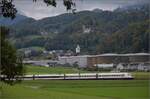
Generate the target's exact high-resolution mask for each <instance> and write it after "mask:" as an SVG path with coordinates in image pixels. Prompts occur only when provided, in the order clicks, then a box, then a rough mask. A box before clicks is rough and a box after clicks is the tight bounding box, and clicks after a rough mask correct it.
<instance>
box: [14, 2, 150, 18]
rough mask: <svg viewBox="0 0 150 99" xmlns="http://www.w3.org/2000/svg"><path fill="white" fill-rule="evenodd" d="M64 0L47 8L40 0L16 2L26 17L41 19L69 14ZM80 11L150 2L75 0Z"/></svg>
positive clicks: (110, 8) (112, 8)
mask: <svg viewBox="0 0 150 99" xmlns="http://www.w3.org/2000/svg"><path fill="white" fill-rule="evenodd" d="M62 1H63V0H57V3H58V4H57V7H52V6H47V5H46V4H44V3H43V2H42V0H38V2H37V3H33V1H32V0H15V2H14V3H15V5H16V7H17V9H18V10H19V11H20V12H21V13H23V14H25V15H26V16H29V17H32V18H35V19H41V18H44V17H50V16H56V15H59V14H62V13H67V11H66V8H65V7H64V6H63V2H62ZM74 1H75V2H76V8H77V10H78V11H82V10H93V9H95V8H99V9H103V10H114V9H116V8H117V7H120V6H126V5H133V4H137V3H147V2H148V0H74Z"/></svg>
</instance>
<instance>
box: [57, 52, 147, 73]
mask: <svg viewBox="0 0 150 99" xmlns="http://www.w3.org/2000/svg"><path fill="white" fill-rule="evenodd" d="M149 58H150V54H149V53H131V54H100V55H80V56H63V57H59V60H58V62H59V64H70V65H73V64H74V63H77V64H78V65H79V67H81V68H97V67H98V68H113V67H115V68H117V69H119V70H121V69H127V70H129V69H131V70H150V61H149Z"/></svg>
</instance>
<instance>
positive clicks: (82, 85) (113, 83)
mask: <svg viewBox="0 0 150 99" xmlns="http://www.w3.org/2000/svg"><path fill="white" fill-rule="evenodd" d="M1 84H2V83H1ZM148 84H149V81H148V80H34V81H24V82H22V84H17V85H15V86H9V85H6V84H3V88H2V93H1V99H149V94H148V92H149V89H148V88H149V87H148V86H149V85H148Z"/></svg>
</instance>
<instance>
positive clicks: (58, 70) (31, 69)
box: [25, 65, 87, 74]
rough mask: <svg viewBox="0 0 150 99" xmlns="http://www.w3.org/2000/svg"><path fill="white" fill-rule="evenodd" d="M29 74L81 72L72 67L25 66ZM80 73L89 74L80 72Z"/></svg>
mask: <svg viewBox="0 0 150 99" xmlns="http://www.w3.org/2000/svg"><path fill="white" fill-rule="evenodd" d="M25 67H26V73H27V74H52V73H78V72H79V70H78V69H76V68H72V67H42V66H31V65H28V66H25ZM80 72H87V71H83V70H80Z"/></svg>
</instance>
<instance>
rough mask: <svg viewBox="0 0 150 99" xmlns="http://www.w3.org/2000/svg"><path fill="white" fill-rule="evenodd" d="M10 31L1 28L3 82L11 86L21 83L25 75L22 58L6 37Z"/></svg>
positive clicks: (1, 72) (0, 70)
mask: <svg viewBox="0 0 150 99" xmlns="http://www.w3.org/2000/svg"><path fill="white" fill-rule="evenodd" d="M8 33H9V30H8V29H6V28H5V27H0V36H1V38H0V40H1V68H0V74H1V77H0V78H1V81H3V82H6V83H8V84H10V85H13V84H14V83H16V82H18V81H21V79H22V76H23V74H24V69H23V64H22V58H20V57H18V56H17V53H16V50H15V48H13V47H12V45H11V44H10V43H9V42H8V40H7V39H6V36H7V35H8Z"/></svg>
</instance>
